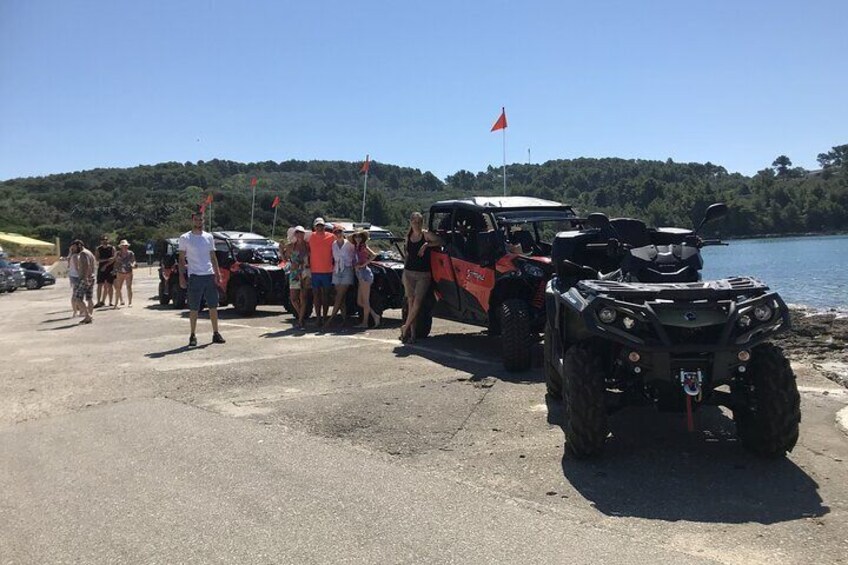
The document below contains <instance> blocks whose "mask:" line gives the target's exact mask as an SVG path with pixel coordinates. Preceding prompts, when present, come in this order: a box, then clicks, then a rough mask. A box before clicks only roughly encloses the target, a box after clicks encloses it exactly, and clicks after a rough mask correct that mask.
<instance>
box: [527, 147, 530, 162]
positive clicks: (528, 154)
mask: <svg viewBox="0 0 848 565" xmlns="http://www.w3.org/2000/svg"><path fill="white" fill-rule="evenodd" d="M527 164H528V165H529V164H530V148H529V147H528V148H527Z"/></svg>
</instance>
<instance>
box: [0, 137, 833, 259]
mask: <svg viewBox="0 0 848 565" xmlns="http://www.w3.org/2000/svg"><path fill="white" fill-rule="evenodd" d="M847 157H848V145H842V146H838V147H834V148H833V150H832V151H830V152H828V153H822V154H820V155H819V162H820V163H821V164H822V165H823V166H824V168H823V169H822V170H821V171H817V172H814V173H810V172H807V171H804V170H803V169H799V168H791V162H789V159H786V158H785V157H783V156H781V157H779V158H778V159H776V160H775V163H773V168H766V169H763V170H762V171H760V172H759V173H757V174H756V175H754V176H753V177H747V176H744V175H741V174H736V173H734V174H731V173H728V172H727V171H726V170H725V169H724V168H723V167H720V166H717V165H713V164H711V163H704V164H701V163H675V162H672V161H671V160H668V161H647V160H625V159H615V158H606V159H588V158H581V159H572V160H556V161H548V162H546V163H543V164H540V165H522V164H513V165H509V166H508V168H507V174H508V186H509V190H510V193H511V194H521V195H529V196H538V197H541V198H548V199H552V200H559V201H563V202H566V203H569V204H572V205H573V206H574V207H575V208H576V209H577V210H578V211H580V212H582V213H588V212H592V211H604V212H607V213H609V214H610V215H613V216H620V215H627V216H634V217H640V218H643V219H645V220H646V221H648V222H649V223H650V224H653V225H683V226H687V225H691V224H692V223H693V222H694V221H695V220H696V219H697V218H698V217H700V215H701V214H702V212H703V210H704V208H705V207H706V206H707V205H709V204H710V203H711V202H714V201H724V202H727V203H728V204H729V205H730V207H731V214H730V215H729V217H728V218H727V219H726V220H725V221H724V222H722V223H721V225H720V230H721V235H723V236H725V237H727V236H749V235H755V234H789V233H804V232H814V233H819V232H830V231H838V230H845V229H848V174H847V173H846V170H848V158H847ZM359 166H360V164H359V163H350V162H344V161H308V162H306V161H283V162H280V163H277V162H274V161H264V162H259V163H237V162H233V161H221V160H217V159H215V160H212V161H205V162H204V161H199V162H197V163H173V162H171V163H160V164H158V165H152V166H139V167H132V168H125V169H94V170H90V171H80V172H73V173H65V174H57V175H50V176H45V177H33V178H23V179H12V180H8V181H4V182H2V183H0V231H12V232H19V233H23V234H26V235H30V236H34V237H38V238H42V239H46V240H51V239H52V238H53V237H56V236H58V237H60V238H61V239H62V241H63V242H67V241H69V240H70V239H71V238H72V237H81V238H83V239H85V240H86V241H89V242H92V243H94V242H95V240H96V238H97V236H98V235H99V234H100V233H110V234H112V235H113V236H114V237H120V238H126V239H128V240H130V241H131V242H133V243H134V244H135V245H134V246H135V247H139V246H141V245H143V243H144V242H145V241H147V240H149V239H158V238H160V237H165V236H171V235H174V234H176V233H180V232H182V231H185V230H186V229H188V219H187V218H188V213H189V211H190V210H192V209H195V208H196V207H197V205H198V204H199V203H200V202H201V201H202V200H203V199H204V197H205V196H206V195H207V194H209V193H212V194H213V195H214V205H213V219H214V224H215V227H216V229H217V228H227V229H237V230H247V229H248V228H249V224H250V194H251V193H250V179H251V178H252V177H254V176H255V177H256V178H257V179H258V183H257V196H256V211H255V214H256V216H255V225H254V231H258V232H260V233H265V234H270V232H271V223H272V220H273V215H274V212H273V210H272V209H271V202H272V200H273V199H274V197H275V196H276V195H279V196H280V197H281V198H282V204H281V205H280V208H279V211H278V214H279V215H278V223H277V226H278V229H277V233H278V234H280V233H282V232H283V229H284V228H285V227H287V226H289V225H292V224H298V223H300V224H304V225H306V224H308V222H310V220H311V219H312V218H314V217H315V216H317V215H321V216H325V217H328V218H354V219H358V218H359V215H360V207H361V198H362V177H361V176H360V174H359V172H358V171H359ZM501 183H502V178H501V170H500V168H494V167H489V169H488V170H486V171H481V172H477V173H472V172H470V171H465V170H461V171H458V172H457V173H455V174H453V175H450V176H448V177H447V178H446V179H445V180H444V181H442V180H440V179H439V178H437V177H436V176H435V175H433V174H432V173H430V172H422V171H420V170H418V169H412V168H408V167H398V166H395V165H389V164H385V163H379V162H373V163H372V165H371V171H370V175H369V179H368V200H367V205H366V219H367V220H368V221H371V222H373V223H375V224H379V225H386V226H390V227H395V228H397V229H402V228H401V226H403V225H405V218H406V217H407V216H408V214H409V212H411V211H413V210H422V211H424V210H426V209H427V207H428V206H429V204H430V203H431V202H433V201H435V200H440V199H445V198H452V197H457V196H463V195H497V194H501V192H502V184H501Z"/></svg>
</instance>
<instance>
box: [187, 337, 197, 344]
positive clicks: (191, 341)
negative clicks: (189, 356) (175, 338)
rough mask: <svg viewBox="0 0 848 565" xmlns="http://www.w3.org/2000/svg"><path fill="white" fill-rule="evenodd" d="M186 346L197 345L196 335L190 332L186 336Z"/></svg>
mask: <svg viewBox="0 0 848 565" xmlns="http://www.w3.org/2000/svg"><path fill="white" fill-rule="evenodd" d="M188 346H189V347H197V336H195V335H194V334H191V335H190V336H189V338H188Z"/></svg>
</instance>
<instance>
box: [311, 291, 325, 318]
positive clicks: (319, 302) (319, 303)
mask: <svg viewBox="0 0 848 565" xmlns="http://www.w3.org/2000/svg"><path fill="white" fill-rule="evenodd" d="M323 290H324V289H322V288H316V289H314V291H313V292H312V302H314V307H315V318H317V319H318V325H319V326H322V325H324V320H322V319H321V310H322V308H323V306H324V303H323V296H324V295H323Z"/></svg>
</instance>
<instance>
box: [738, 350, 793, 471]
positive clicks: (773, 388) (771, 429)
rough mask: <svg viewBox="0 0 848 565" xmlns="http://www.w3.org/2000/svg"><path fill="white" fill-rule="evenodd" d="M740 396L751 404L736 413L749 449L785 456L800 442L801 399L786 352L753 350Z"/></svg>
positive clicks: (764, 453) (740, 436)
mask: <svg viewBox="0 0 848 565" xmlns="http://www.w3.org/2000/svg"><path fill="white" fill-rule="evenodd" d="M745 375H746V378H745V380H744V384H741V385H739V386H743V387H744V389H743V390H742V391H740V392H741V394H740V396H741V397H742V398H746V399H747V403H746V404H747V405H746V406H742V407H740V408H737V409H736V410H734V412H733V419H734V420H736V432H737V433H738V435H739V439H740V440H741V441H742V445H743V446H745V448H746V449H748V450H750V451H752V452H754V453H756V454H757V455H761V456H764V457H783V456H784V455H786V452H787V451H792V448H793V447H795V443H796V442H797V441H798V426H799V424H800V422H801V396H800V395H799V394H798V386H797V384H796V383H795V373H793V372H792V367H790V365H789V361H788V360H787V359H786V357H785V356H784V355H783V350H782V349H781V348H780V347H778V346H776V345H774V344H772V343H764V344H762V345H758V346H757V347H755V348H754V349H753V350H752V351H751V362H750V363H749V364H748V371H747V372H746V373H745Z"/></svg>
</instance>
